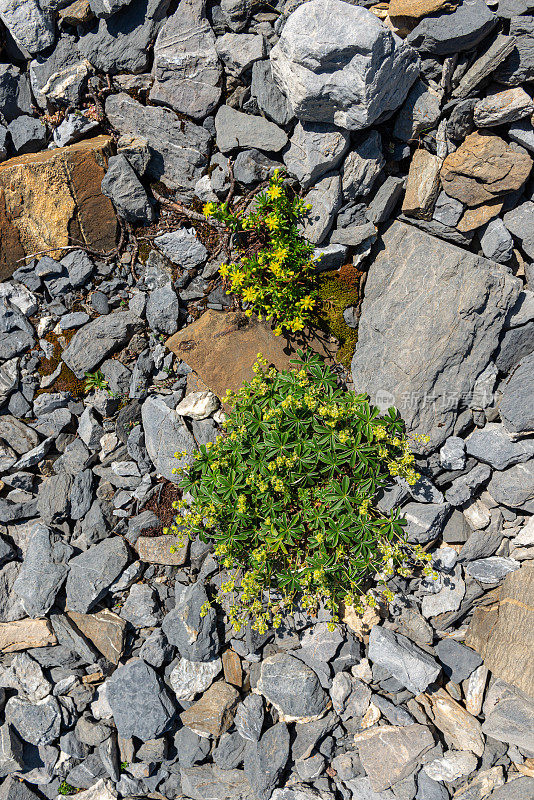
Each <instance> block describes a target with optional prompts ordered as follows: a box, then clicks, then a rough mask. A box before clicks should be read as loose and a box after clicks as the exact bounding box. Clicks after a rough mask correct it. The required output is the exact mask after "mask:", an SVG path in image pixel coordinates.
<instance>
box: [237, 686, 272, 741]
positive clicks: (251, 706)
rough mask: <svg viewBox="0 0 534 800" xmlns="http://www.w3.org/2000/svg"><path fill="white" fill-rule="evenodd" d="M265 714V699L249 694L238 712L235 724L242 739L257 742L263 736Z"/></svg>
mask: <svg viewBox="0 0 534 800" xmlns="http://www.w3.org/2000/svg"><path fill="white" fill-rule="evenodd" d="M264 716H265V712H264V710H263V699H262V698H261V697H260V696H259V695H257V694H249V695H247V696H246V697H245V699H244V700H243V702H241V703H240V704H239V705H238V707H237V711H236V715H235V718H234V723H235V726H236V729H237V732H238V733H239V735H240V736H241V738H242V739H248V740H249V741H251V742H257V741H258V740H259V738H260V736H261V731H262V728H263V720H264Z"/></svg>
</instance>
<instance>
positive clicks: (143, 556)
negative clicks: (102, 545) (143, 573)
mask: <svg viewBox="0 0 534 800" xmlns="http://www.w3.org/2000/svg"><path fill="white" fill-rule="evenodd" d="M190 374H191V373H190ZM171 548H173V549H172V550H171ZM135 549H136V550H137V552H138V554H139V560H140V561H146V562H147V563H148V564H167V565H170V566H175V567H179V566H181V565H182V564H184V563H185V560H186V558H187V553H188V550H189V540H188V539H187V537H186V538H185V541H184V543H183V544H181V543H180V540H179V539H178V537H177V536H175V535H174V534H172V533H168V534H163V535H162V536H140V537H139V538H138V540H137V541H136V543H135Z"/></svg>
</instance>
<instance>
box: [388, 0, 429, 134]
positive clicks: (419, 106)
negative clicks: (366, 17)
mask: <svg viewBox="0 0 534 800" xmlns="http://www.w3.org/2000/svg"><path fill="white" fill-rule="evenodd" d="M390 6H391V4H390ZM390 17H391V7H390ZM440 105H441V96H440V94H439V93H438V92H436V91H435V90H434V89H431V88H429V87H428V86H427V85H426V84H425V83H423V81H420V80H418V81H417V82H416V83H415V84H414V85H413V86H412V88H411V89H410V91H409V93H408V97H407V98H406V100H405V102H404V104H403V106H402V108H401V110H400V111H399V113H398V114H397V119H396V120H395V125H394V128H393V135H394V136H395V137H396V138H397V139H400V140H401V141H403V142H411V141H413V140H414V139H417V137H418V136H419V135H420V134H422V133H425V132H426V131H429V130H432V128H434V127H435V125H436V124H437V122H438V121H439V116H440Z"/></svg>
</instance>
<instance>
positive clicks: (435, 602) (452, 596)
mask: <svg viewBox="0 0 534 800" xmlns="http://www.w3.org/2000/svg"><path fill="white" fill-rule="evenodd" d="M440 583H441V589H440V590H439V591H437V592H436V594H429V595H425V597H423V602H422V604H421V613H422V615H423V616H424V617H426V618H427V619H428V618H429V617H435V616H437V615H438V614H446V613H447V612H448V611H457V610H458V609H459V608H460V605H461V603H462V600H463V599H464V595H465V583H464V582H463V580H462V570H461V568H460V567H456V569H455V570H454V572H453V573H452V574H451V575H447V577H446V578H442V579H441V581H440Z"/></svg>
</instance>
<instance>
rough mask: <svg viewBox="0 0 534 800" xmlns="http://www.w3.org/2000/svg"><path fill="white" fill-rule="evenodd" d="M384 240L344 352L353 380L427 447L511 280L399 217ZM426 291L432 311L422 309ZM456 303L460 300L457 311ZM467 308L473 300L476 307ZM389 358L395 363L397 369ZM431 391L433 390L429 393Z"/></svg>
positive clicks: (470, 369)
mask: <svg viewBox="0 0 534 800" xmlns="http://www.w3.org/2000/svg"><path fill="white" fill-rule="evenodd" d="M383 242H384V247H385V249H384V250H383V251H382V252H381V253H379V254H378V256H377V257H376V259H375V261H374V262H373V264H372V265H371V268H370V270H369V276H368V279H367V283H366V291H365V297H364V301H363V305H362V313H361V317H360V324H359V330H358V342H357V345H356V349H355V354H354V358H353V361H352V374H353V380H354V386H355V389H356V391H367V392H369V394H370V395H371V399H372V401H373V402H375V401H376V400H377V399H378V398H379V397H380V398H383V400H382V402H383V404H386V403H387V406H396V407H397V408H398V409H399V410H400V412H401V414H402V415H403V417H404V419H405V421H406V424H407V427H408V430H410V431H412V432H414V433H417V432H419V433H421V434H423V435H429V436H430V445H429V448H435V447H438V446H439V445H441V444H442V443H443V442H444V441H445V440H446V439H447V437H448V436H449V435H450V434H452V433H453V430H454V422H455V419H456V416H457V413H458V412H457V409H458V404H459V400H460V398H461V397H465V396H468V395H469V393H470V392H471V391H472V389H473V385H474V382H475V380H476V378H477V377H478V375H480V373H481V372H482V370H483V369H484V368H485V367H486V366H487V364H488V362H489V360H490V358H491V355H492V353H493V351H494V350H495V347H496V345H497V341H498V336H499V333H500V331H501V329H502V327H503V325H504V319H505V316H506V313H507V310H508V309H510V308H511V307H512V306H513V305H514V304H515V302H516V299H517V296H518V291H519V286H518V283H517V281H516V280H515V279H514V278H513V277H510V276H509V274H508V273H507V271H506V269H505V268H503V267H501V266H500V265H496V264H495V263H494V262H491V261H487V260H485V259H482V258H479V257H476V256H473V255H471V254H468V253H467V252H466V251H465V250H460V249H459V248H457V247H456V246H455V245H452V244H450V243H448V242H443V241H439V242H438V243H437V240H436V239H435V238H433V237H431V236H429V235H428V234H426V233H424V232H422V231H420V230H418V229H416V228H414V227H412V226H408V225H406V224H405V223H402V222H395V223H394V224H393V225H391V226H390V228H389V229H388V231H387V232H386V233H385V234H384V235H383ZM393 253H394V254H395V259H394V261H393V259H392V254H393ZM418 275H420V276H421V277H420V280H419V278H418V277H417V276H418ZM453 275H454V276H455V277H454V278H453ZM423 284H424V290H423V289H421V287H422V286H423ZM406 286H410V295H409V297H407V296H406V291H405V290H406ZM434 295H435V296H436V297H439V307H440V309H441V313H440V314H439V315H429V314H428V313H426V312H427V309H428V304H429V298H431V297H433V296H434ZM458 304H461V307H462V308H463V309H465V310H466V314H465V315H462V318H461V319H460V318H459V317H458V314H457V308H458ZM400 307H402V316H401V317H399V315H398V313H397V311H396V309H398V308H400ZM469 308H471V309H472V310H474V309H478V311H477V313H476V315H475V316H470V315H469V314H468V313H467V309H469ZM451 330H454V336H453V337H451V335H450V331H451ZM397 350H398V351H399V355H398V357H397V356H396V355H395V353H396V351H397ZM407 359H408V360H407ZM396 363H399V364H401V363H402V371H401V370H400V368H399V369H396V368H395V366H394V365H395V364H396ZM453 394H454V398H455V399H454V401H452V402H451V400H450V398H451V397H452V395H453ZM430 397H432V398H435V399H434V400H432V401H431V402H429V398H430ZM403 398H409V402H406V400H403ZM447 398H448V400H447Z"/></svg>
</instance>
